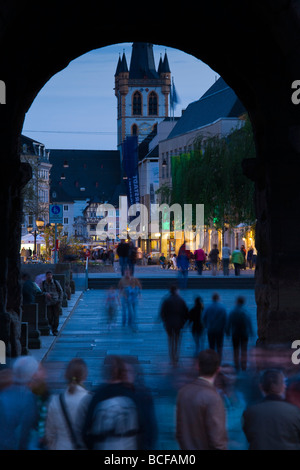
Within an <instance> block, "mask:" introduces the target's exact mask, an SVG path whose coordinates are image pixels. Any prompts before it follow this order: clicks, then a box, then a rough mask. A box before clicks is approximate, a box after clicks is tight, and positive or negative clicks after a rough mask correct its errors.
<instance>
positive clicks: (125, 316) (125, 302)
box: [118, 268, 142, 329]
mask: <svg viewBox="0 0 300 470" xmlns="http://www.w3.org/2000/svg"><path fill="white" fill-rule="evenodd" d="M118 288H119V293H120V298H121V305H122V326H126V323H127V324H128V326H129V327H131V328H132V329H135V328H136V326H135V325H134V321H136V318H134V316H135V313H136V304H134V305H133V301H137V299H134V298H133V297H134V296H135V294H136V293H138V294H140V291H141V289H142V286H141V283H140V282H139V280H138V279H136V278H135V277H132V276H131V273H130V270H129V269H128V268H127V269H126V271H125V275H124V277H123V278H122V279H121V280H120V282H119V286H118Z"/></svg>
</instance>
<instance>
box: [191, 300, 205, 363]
mask: <svg viewBox="0 0 300 470" xmlns="http://www.w3.org/2000/svg"><path fill="white" fill-rule="evenodd" d="M203 310H204V304H203V300H202V298H201V297H196V299H195V304H194V306H193V307H192V308H191V309H190V311H189V314H188V321H189V323H190V324H191V325H192V335H193V338H194V341H195V355H196V356H198V354H199V351H200V338H201V336H202V333H203V330H204V326H203V323H202V312H203Z"/></svg>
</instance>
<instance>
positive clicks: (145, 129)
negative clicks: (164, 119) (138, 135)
mask: <svg viewBox="0 0 300 470" xmlns="http://www.w3.org/2000/svg"><path fill="white" fill-rule="evenodd" d="M139 130H140V132H151V131H152V124H149V123H148V122H142V123H141V124H140V125H139Z"/></svg>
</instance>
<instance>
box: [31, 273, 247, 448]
mask: <svg viewBox="0 0 300 470" xmlns="http://www.w3.org/2000/svg"><path fill="white" fill-rule="evenodd" d="M141 269H142V268H141ZM153 269H155V267H154V268H153ZM213 292H214V291H213V290H211V289H208V290H205V291H201V292H199V291H198V290H186V291H184V292H181V295H182V296H183V298H184V299H185V301H186V302H187V304H188V307H192V305H193V302H194V298H195V297H196V296H197V295H201V296H202V298H203V300H204V304H205V305H207V304H208V303H209V302H210V300H211V296H212V294H213ZM166 294H167V292H166V291H164V290H157V289H155V290H151V289H148V290H145V291H143V292H142V298H141V300H140V302H139V308H138V332H137V333H133V332H132V331H131V329H129V328H127V327H125V328H124V327H122V325H121V313H120V312H119V313H118V318H117V324H116V326H115V327H114V328H112V329H111V330H109V329H108V327H107V322H106V313H105V308H104V302H105V297H106V291H105V290H104V289H99V290H87V291H86V292H83V293H82V294H81V296H80V297H79V299H78V301H77V307H76V308H75V309H74V310H73V313H72V314H71V315H70V316H69V318H68V319H66V320H65V323H64V325H63V326H62V327H61V329H60V333H59V336H58V337H57V338H56V340H55V341H54V344H53V345H52V346H51V347H50V348H49V352H46V354H45V355H44V360H43V364H44V366H45V368H46V370H47V375H48V382H49V387H50V389H51V391H52V392H55V391H59V390H61V389H62V388H63V387H64V385H65V381H64V370H65V367H66V364H67V363H68V361H69V360H70V359H72V358H73V357H81V358H83V359H84V360H85V361H86V363H87V365H88V369H89V376H88V378H87V382H86V387H87V388H88V389H90V390H92V389H94V387H96V386H97V385H98V384H100V383H101V381H102V376H101V370H102V366H103V362H104V359H105V357H106V355H108V354H118V355H121V356H130V357H131V358H133V360H134V362H135V363H136V364H138V367H139V370H140V375H139V380H141V379H142V380H143V381H144V383H145V385H146V386H147V388H149V389H150V391H151V393H152V396H153V399H154V403H155V410H156V417H157V422H158V428H159V438H158V444H157V449H158V450H172V449H178V445H177V442H176V439H175V403H176V395H177V391H178V389H179V388H180V386H182V385H183V384H184V383H186V382H187V381H189V380H192V379H193V378H194V377H195V374H196V372H197V370H196V368H195V359H194V342H193V338H192V335H191V332H190V329H189V327H188V326H186V328H185V329H184V333H183V337H182V343H181V353H180V361H179V364H178V366H177V367H176V368H174V367H173V366H172V365H171V364H170V362H169V357H168V346H167V337H166V333H165V331H164V328H163V325H162V323H161V322H160V320H159V318H158V313H159V306H160V303H161V300H162V298H163V297H164V295H166ZM219 294H220V296H221V301H222V302H223V303H224V305H225V306H226V308H227V310H229V309H231V308H232V307H233V305H234V302H235V299H236V297H237V296H238V295H243V296H244V297H245V298H246V307H247V309H248V311H249V313H250V314H251V318H252V323H253V326H254V328H255V325H256V318H255V317H256V305H255V297H254V291H252V290H249V289H247V290H243V291H241V290H239V291H237V290H228V289H226V290H223V291H221V290H219ZM77 295H78V293H77ZM255 340H256V336H254V337H253V338H251V344H250V347H253V346H254V344H255ZM207 346H208V344H207V339H206V337H205V338H203V342H202V347H203V348H206V347H207ZM31 353H32V354H35V352H34V351H31ZM36 354H38V352H37V353H36ZM223 363H230V364H232V363H233V355H232V349H231V342H230V340H229V339H228V338H226V339H225V347H224V355H223ZM243 405H244V404H243V402H241V403H239V406H235V407H230V409H228V429H229V431H230V432H229V436H230V447H231V448H235V449H242V448H246V443H245V440H244V435H243V433H242V431H241V427H240V426H241V425H240V415H241V412H242V411H243Z"/></svg>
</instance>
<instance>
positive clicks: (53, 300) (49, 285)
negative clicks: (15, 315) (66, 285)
mask: <svg viewBox="0 0 300 470" xmlns="http://www.w3.org/2000/svg"><path fill="white" fill-rule="evenodd" d="M36 281H37V282H34V281H33V280H32V279H31V278H30V275H29V274H28V273H24V274H23V275H22V295H23V305H25V304H34V303H35V301H36V295H37V294H40V295H45V299H46V305H47V317H48V322H49V325H50V328H51V331H52V334H53V335H54V336H57V334H58V326H59V315H60V311H61V305H62V300H63V295H64V292H63V289H62V287H61V284H60V282H59V281H57V280H56V279H54V277H53V273H52V271H50V270H48V271H47V272H46V273H45V274H42V275H39V276H38V279H36Z"/></svg>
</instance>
